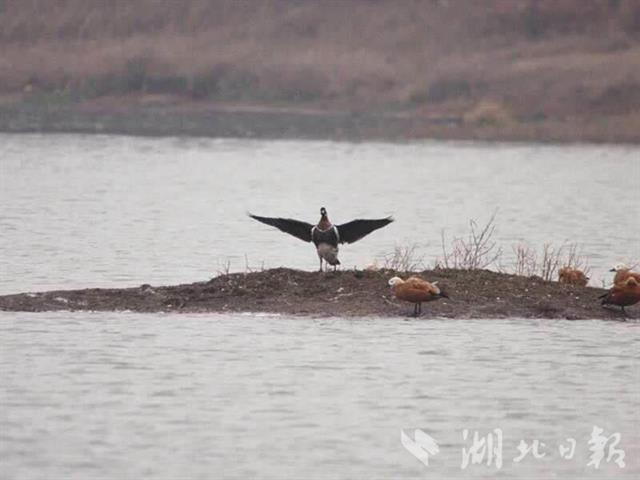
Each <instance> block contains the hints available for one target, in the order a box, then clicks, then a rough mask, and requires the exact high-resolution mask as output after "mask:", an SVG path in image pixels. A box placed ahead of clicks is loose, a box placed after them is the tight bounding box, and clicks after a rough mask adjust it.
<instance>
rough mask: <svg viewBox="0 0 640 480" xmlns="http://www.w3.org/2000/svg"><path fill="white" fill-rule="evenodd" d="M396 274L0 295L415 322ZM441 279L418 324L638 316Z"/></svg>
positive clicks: (263, 275)
mask: <svg viewBox="0 0 640 480" xmlns="http://www.w3.org/2000/svg"><path fill="white" fill-rule="evenodd" d="M408 274H409V273H407V272H396V271H392V270H377V271H359V270H343V271H340V270H339V271H337V272H326V273H320V272H305V271H300V270H291V269H287V268H277V269H271V270H263V271H259V272H250V273H233V274H225V275H220V276H217V277H214V278H212V279H211V280H209V281H204V282H196V283H192V284H185V285H175V286H154V285H146V284H145V285H141V286H140V287H135V288H122V289H117V288H112V289H100V288H87V289H82V290H60V291H50V292H40V293H20V294H15V295H3V296H0V311H15V312H17V311H23V312H42V311H59V310H65V311H133V312H149V313H152V312H173V313H232V312H251V313H259V312H260V313H262V312H264V313H277V314H286V315H294V316H309V317H351V318H355V317H371V316H376V317H391V318H394V317H395V318H406V317H409V316H411V314H412V311H413V306H412V304H409V303H405V302H401V301H399V300H397V299H395V298H394V296H393V294H392V292H391V290H390V289H389V287H388V285H387V281H388V279H389V278H391V277H392V276H395V275H400V276H403V277H406V276H407V275H408ZM417 274H418V275H420V276H421V277H422V278H424V279H427V280H430V281H438V282H439V283H438V285H439V286H440V287H441V288H442V289H444V290H445V291H446V292H447V293H448V294H449V296H450V297H451V298H450V299H440V300H438V301H434V302H429V303H425V304H423V306H422V311H423V313H422V315H421V317H420V318H486V319H496V318H538V319H571V320H578V319H602V320H618V321H622V320H625V319H627V318H634V319H635V318H640V315H639V313H638V308H637V307H631V308H629V309H628V311H627V315H626V316H625V315H624V314H623V313H622V312H621V311H620V310H619V309H615V308H603V307H602V306H601V305H600V301H599V299H598V296H599V295H601V294H602V293H604V292H605V290H603V289H600V288H593V287H579V286H571V285H564V284H559V283H557V282H547V281H544V280H542V279H541V278H539V277H522V276H515V275H508V274H504V273H496V272H491V271H488V270H471V271H469V270H432V271H424V272H419V273H417Z"/></svg>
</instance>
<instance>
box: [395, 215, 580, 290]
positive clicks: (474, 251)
mask: <svg viewBox="0 0 640 480" xmlns="http://www.w3.org/2000/svg"><path fill="white" fill-rule="evenodd" d="M496 215H497V212H494V213H493V214H492V215H491V217H489V219H488V220H487V222H486V223H485V224H484V225H478V223H477V222H476V221H475V220H471V221H470V222H469V233H468V234H467V235H466V236H463V237H454V238H453V240H452V241H451V242H450V244H449V245H447V242H446V238H445V234H444V230H443V231H442V235H441V249H442V254H441V256H439V257H438V258H437V259H436V261H435V268H436V269H439V268H444V269H458V270H483V269H492V268H493V269H495V270H497V271H499V272H507V273H511V274H513V275H517V276H524V277H534V276H536V277H539V278H541V279H542V280H544V281H554V280H557V278H558V272H559V270H560V269H561V268H564V267H568V268H570V269H577V270H580V271H582V272H583V273H584V274H585V275H587V276H589V273H590V270H591V268H590V266H589V261H588V257H587V255H586V254H585V253H584V252H583V251H582V249H581V247H580V245H578V244H577V243H575V242H568V241H567V242H564V243H562V244H561V245H559V246H556V245H553V244H551V243H545V244H543V245H542V247H541V249H540V252H538V251H537V250H536V249H535V248H534V247H532V246H531V245H529V244H528V243H525V242H520V243H517V244H516V245H513V246H512V247H511V251H512V259H511V264H510V267H505V266H504V262H503V253H504V252H503V249H502V247H501V246H499V245H498V243H497V241H496V240H495V239H494V235H495V232H496ZM404 251H405V252H408V253H410V254H411V256H410V257H409V258H406V259H405V263H409V264H411V263H413V260H414V259H413V258H412V256H414V257H415V255H417V252H416V251H415V249H405V250H404Z"/></svg>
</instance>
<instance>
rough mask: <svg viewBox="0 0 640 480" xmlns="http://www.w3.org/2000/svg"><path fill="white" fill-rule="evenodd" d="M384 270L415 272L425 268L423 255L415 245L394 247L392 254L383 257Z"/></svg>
mask: <svg viewBox="0 0 640 480" xmlns="http://www.w3.org/2000/svg"><path fill="white" fill-rule="evenodd" d="M383 265H384V267H383V268H384V269H386V270H395V271H397V272H416V271H419V270H423V269H424V268H425V263H424V255H421V254H419V253H418V246H417V245H415V244H414V245H409V246H396V247H395V248H394V250H393V253H392V254H390V255H386V256H385V257H384V262H383Z"/></svg>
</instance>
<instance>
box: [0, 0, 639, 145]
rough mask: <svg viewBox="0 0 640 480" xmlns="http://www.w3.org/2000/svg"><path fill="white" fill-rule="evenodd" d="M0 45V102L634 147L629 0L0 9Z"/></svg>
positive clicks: (151, 0)
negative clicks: (239, 112) (323, 121)
mask: <svg viewBox="0 0 640 480" xmlns="http://www.w3.org/2000/svg"><path fill="white" fill-rule="evenodd" d="M0 48H1V50H2V52H3V53H2V56H0V105H1V106H4V107H6V106H7V105H11V106H14V107H15V105H21V104H25V103H26V104H29V105H31V106H33V105H34V104H36V105H37V104H45V105H46V108H47V109H51V108H60V107H61V106H62V107H65V108H66V107H71V108H72V109H74V110H77V111H91V112H93V113H95V112H98V113H103V112H104V113H109V112H114V111H119V112H122V111H125V112H126V111H139V110H140V109H143V110H144V109H145V108H148V107H149V106H150V105H152V106H153V107H154V108H157V107H158V106H163V107H165V108H166V109H167V111H168V112H176V111H180V112H182V113H184V112H197V111H201V110H202V109H215V108H220V107H224V108H226V109H229V108H232V109H233V108H247V107H251V108H256V107H260V108H276V107H277V108H281V109H291V110H294V111H305V112H312V113H313V112H337V111H340V112H361V113H368V114H370V113H376V114H380V113H382V114H384V115H390V114H394V115H398V114H401V115H409V116H412V117H422V118H429V119H454V120H453V121H452V122H449V124H448V126H447V128H446V129H444V130H443V128H442V127H440V126H437V127H433V128H432V127H430V126H429V125H428V124H427V125H424V127H418V128H415V127H414V128H412V131H411V133H410V135H409V136H418V137H420V136H448V135H449V136H451V135H452V136H456V134H455V132H452V131H451V130H452V129H453V130H455V129H456V128H459V129H461V130H460V132H459V133H460V135H459V136H462V137H466V136H471V137H473V136H478V135H480V136H482V135H481V134H482V131H486V132H489V134H488V136H489V137H491V136H492V134H491V132H494V134H495V135H497V136H500V132H502V135H506V136H507V137H509V135H510V133H509V132H511V136H513V137H514V138H519V137H522V138H527V137H531V138H534V139H542V140H544V139H545V137H549V136H550V137H551V138H553V134H554V133H555V134H556V136H558V135H559V136H560V137H563V138H565V139H569V140H571V139H580V138H585V137H586V139H595V140H599V139H600V140H613V141H638V139H640V133H638V132H640V0H587V1H583V0H487V1H483V2H469V1H464V0H460V1H456V0H415V1H403V2H397V1H393V0H388V1H387V0H379V1H378V0H351V1H348V2H347V1H329V2H319V1H293V0H290V1H289V0H281V1H268V2H236V1H225V0H215V1H209V2H205V1H198V0H182V1H180V2H160V1H155V0H137V1H136V2H128V1H120V0H118V1H114V2H103V1H101V0H89V1H87V0H58V1H56V2H48V1H46V0H4V1H2V2H0ZM7 111H9V110H5V112H7ZM5 116H6V115H5ZM435 123H436V124H438V125H439V123H438V122H435ZM440 123H441V122H440ZM6 124H7V121H6V119H5V121H4V122H3V124H2V125H0V128H4V127H6ZM422 128H424V130H421V129H422ZM438 129H439V130H438ZM445 130H448V131H449V133H448V134H447V132H446V131H445ZM439 132H440V133H439ZM474 132H475V133H474ZM538 137H539V138H538Z"/></svg>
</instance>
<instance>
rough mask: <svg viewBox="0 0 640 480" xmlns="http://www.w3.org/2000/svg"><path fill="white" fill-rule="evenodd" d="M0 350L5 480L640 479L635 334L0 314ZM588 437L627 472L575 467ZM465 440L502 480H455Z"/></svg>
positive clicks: (563, 328) (617, 326)
mask: <svg viewBox="0 0 640 480" xmlns="http://www.w3.org/2000/svg"><path fill="white" fill-rule="evenodd" d="M0 339H1V340H0V341H1V349H0V372H1V375H2V382H1V384H0V394H1V396H0V399H1V401H2V411H1V413H0V459H1V462H0V465H1V467H0V468H1V469H2V472H3V475H2V477H3V478H72V477H73V478H124V477H127V478H142V477H145V478H203V479H204V478H223V477H225V478H229V477H232V478H323V479H325V478H326V479H328V478H491V479H493V478H527V479H531V478H563V479H565V478H592V477H593V478H613V475H617V476H619V477H620V478H638V475H639V474H640V461H639V459H640V429H639V428H638V411H639V410H638V406H639V405H638V398H639V394H640V391H639V389H640V382H639V380H640V378H639V369H638V366H639V361H638V349H637V346H638V340H639V339H640V324H637V323H623V322H603V321H598V320H592V321H581V322H571V321H550V320H547V321H532V320H495V321H487V320H484V321H483V320H427V321H425V320H410V321H403V320H399V319H379V318H371V319H360V320H343V319H300V318H296V319H290V318H282V317H269V316H260V317H256V316H242V315H237V316H222V315H139V314H126V313H120V314H110V313H93V314H88V313H43V314H10V315H7V314H1V315H0ZM594 426H598V427H600V428H603V429H604V433H605V435H606V436H609V435H612V434H614V433H619V434H620V435H621V439H620V443H619V444H618V446H617V448H622V449H623V450H624V452H625V454H626V455H625V458H624V461H625V464H626V466H625V467H624V468H622V469H621V468H619V467H618V466H617V465H616V464H614V463H613V460H612V462H610V463H606V461H605V460H606V453H607V450H605V460H603V461H602V463H601V464H600V468H599V469H598V470H596V469H594V468H593V467H587V464H588V463H589V459H590V454H591V452H590V451H589V443H588V442H589V439H590V435H591V432H592V429H593V427H594ZM416 428H419V429H422V430H423V431H424V432H426V433H427V434H428V435H430V436H431V437H432V438H433V439H434V440H435V441H436V442H437V444H438V446H439V449H440V452H439V453H438V454H437V455H435V456H433V457H432V458H431V461H430V463H429V466H428V467H427V466H425V465H423V464H422V463H420V462H419V461H418V460H416V459H415V458H414V457H413V456H412V455H411V454H409V452H408V451H407V450H405V449H404V448H403V446H402V445H401V442H400V432H401V429H404V430H405V431H406V432H413V430H414V429H416ZM465 428H466V429H468V430H469V431H470V432H472V433H471V435H473V432H475V431H478V434H479V435H480V436H486V435H487V434H489V433H491V432H493V431H494V429H497V428H499V429H501V431H502V434H503V448H502V462H503V465H502V468H501V469H498V468H497V467H496V466H495V463H492V464H491V465H490V466H487V465H486V457H485V461H484V463H483V464H482V465H480V464H469V465H468V466H467V468H465V469H464V470H463V469H462V468H461V465H462V460H461V459H462V449H463V448H467V449H468V448H470V447H471V445H472V442H471V437H469V440H468V441H466V442H465V441H464V440H463V437H462V431H463V429H465ZM567 438H572V439H575V441H576V447H575V451H574V456H573V457H572V458H571V459H563V458H561V457H560V455H559V451H558V447H559V445H561V444H564V445H568V443H569V442H568V441H567V440H566V439H567ZM522 439H524V440H525V441H526V442H527V443H528V444H532V442H533V440H538V441H539V442H544V444H545V447H544V448H543V447H542V446H541V443H540V449H539V453H540V454H543V453H544V454H545V457H544V458H542V459H535V458H533V457H532V454H529V455H528V456H527V457H525V458H524V459H522V460H521V461H520V462H516V463H514V461H513V460H514V458H517V457H518V455H519V452H518V450H517V447H518V444H519V442H520V440H522ZM610 444H611V442H609V443H608V445H610ZM614 459H615V458H614ZM616 478H618V477H616Z"/></svg>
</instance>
